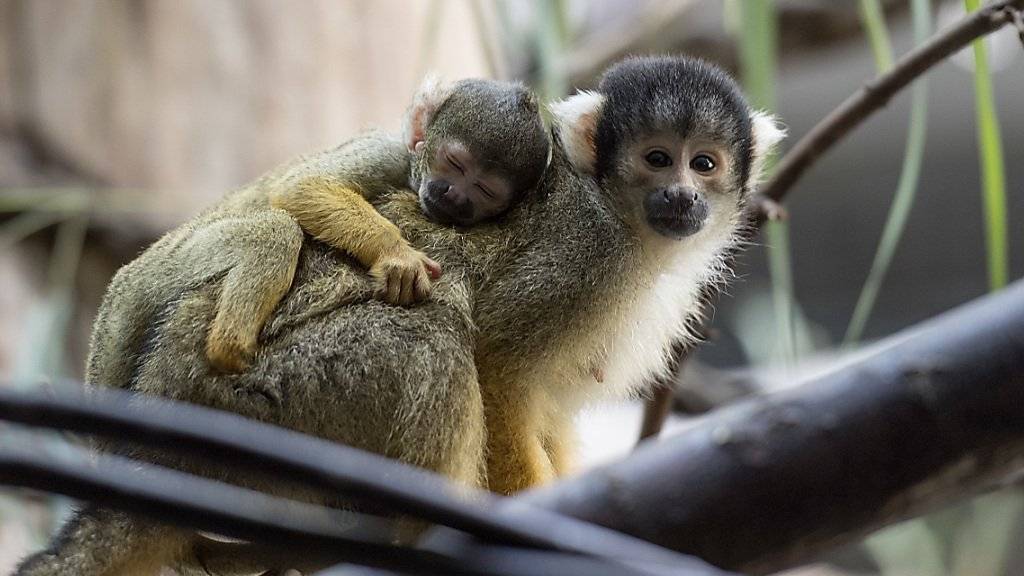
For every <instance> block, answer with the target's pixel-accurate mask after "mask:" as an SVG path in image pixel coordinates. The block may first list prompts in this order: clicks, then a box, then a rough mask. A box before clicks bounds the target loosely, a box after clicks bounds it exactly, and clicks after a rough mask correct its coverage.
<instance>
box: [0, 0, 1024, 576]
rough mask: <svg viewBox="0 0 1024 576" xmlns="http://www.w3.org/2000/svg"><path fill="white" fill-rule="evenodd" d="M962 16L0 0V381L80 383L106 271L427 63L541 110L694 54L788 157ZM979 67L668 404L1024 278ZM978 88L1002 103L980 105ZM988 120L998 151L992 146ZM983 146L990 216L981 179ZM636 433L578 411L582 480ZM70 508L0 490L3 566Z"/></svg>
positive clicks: (1013, 127) (1007, 52)
mask: <svg viewBox="0 0 1024 576" xmlns="http://www.w3.org/2000/svg"><path fill="white" fill-rule="evenodd" d="M912 4H913V6H912ZM963 13H964V5H963V3H962V2H960V1H952V0H951V1H949V2H941V1H934V2H927V1H926V0H914V1H913V3H912V2H910V1H908V0H892V1H877V0H875V1H868V0H862V1H855V0H777V1H774V2H771V1H768V0H729V1H722V0H590V1H586V0H536V1H533V0H504V1H499V0H494V1H485V0H414V1H408V0H373V1H370V0H366V1H355V0H353V1H348V2H337V1H330V0H322V1H320V0H307V1H305V2H300V3H294V2H285V1H284V0H0V385H32V383H38V382H45V381H59V380H61V379H63V378H75V379H79V378H81V376H82V369H83V366H84V357H85V354H86V351H87V347H88V335H89V328H90V324H91V321H92V318H93V315H94V313H95V310H96V307H97V305H98V303H99V299H100V297H101V296H102V292H103V289H104V287H105V286H106V283H107V282H108V281H109V279H110V277H111V275H112V274H113V273H114V271H115V270H116V269H117V268H118V267H119V266H121V265H122V264H124V263H125V262H127V261H128V260H130V259H131V258H133V257H134V256H135V255H136V254H138V253H139V251H141V250H142V249H144V248H145V247H146V246H147V245H148V244H149V243H151V242H152V241H153V240H155V239H156V238H157V237H159V235H160V234H162V233H163V232H165V231H166V230H168V229H169V228H170V227H173V226H175V225H176V224H178V223H180V222H181V221H183V220H184V219H186V218H188V217H189V216H191V215H194V214H196V213H197V212H199V211H200V210H202V209H204V208H205V207H208V206H210V205H211V204H213V203H215V202H216V201H217V200H218V198H219V197H220V196H221V195H223V194H224V193H225V192H227V191H229V190H232V189H234V188H236V187H239V186H241V185H243V184H245V183H246V182H248V181H249V180H251V179H254V178H255V177H257V176H258V175H259V174H261V173H262V172H264V171H266V170H268V169H270V168H272V167H274V166H275V165H277V164H279V163H282V162H284V161H286V160H288V159H289V158H291V157H293V156H295V155H297V154H301V153H305V152H310V151H314V150H317V149H320V148H325V147H328V146H332V145H335V144H337V143H339V142H342V141H344V140H347V139H349V138H351V137H352V136H354V135H356V134H357V133H358V132H359V131H361V130H363V129H366V128H370V127H378V126H379V127H384V128H390V129H397V128H398V127H399V125H400V119H401V115H402V113H403V111H404V109H405V107H406V105H407V104H408V102H409V99H410V97H411V95H412V93H413V91H414V89H415V87H416V85H417V84H418V82H419V80H420V78H421V77H422V76H423V74H424V73H425V72H427V71H430V70H433V71H438V72H440V73H441V74H442V75H443V76H445V77H447V78H450V79H457V78H461V77H468V76H489V77H497V78H515V79H521V80H523V81H525V82H526V83H528V84H529V85H531V86H532V87H534V88H535V89H536V90H537V91H538V92H539V93H540V94H541V95H542V96H543V97H544V98H547V99H551V98H557V97H561V96H564V95H566V94H568V93H571V92H572V91H573V90H574V89H576V88H587V87H592V86H593V85H594V84H595V82H596V79H597V77H598V76H599V75H600V72H601V71H602V70H603V69H604V68H605V67H606V66H607V65H608V64H610V63H611V62H614V61H615V60H616V59H618V58H620V57H622V56H625V55H628V54H647V53H685V54H690V55H697V56H702V57H705V58H708V59H710V60H713V61H715V62H717V63H719V64H720V65H722V66H724V67H726V68H728V69H730V70H731V71H733V72H734V73H736V74H737V76H738V77H739V78H741V79H742V80H743V82H744V84H745V85H746V86H747V89H748V93H749V94H750V96H751V100H752V101H753V102H754V103H755V104H757V105H758V106H759V107H762V108H768V109H772V110H774V111H775V112H777V113H778V114H779V115H780V116H781V117H782V118H783V120H784V121H785V123H786V124H787V125H788V126H789V130H790V138H789V140H788V145H792V143H793V142H795V141H796V140H797V139H798V138H799V137H800V136H802V135H803V134H805V133H806V132H807V131H808V130H809V129H810V128H811V127H812V126H813V125H814V124H815V123H816V122H818V121H819V120H820V119H821V118H823V117H824V116H825V115H826V114H827V113H828V112H829V111H831V110H832V109H833V108H835V107H836V106H837V105H838V104H839V103H840V102H842V100H843V99H845V98H846V97H847V96H848V95H849V94H851V93H853V92H854V91H856V90H857V89H858V88H859V87H861V86H862V85H863V84H864V83H865V82H866V81H867V80H868V79H870V78H871V77H872V76H874V75H875V74H876V73H878V71H879V70H884V69H885V68H886V66H887V65H888V62H889V61H891V59H892V55H895V56H897V57H898V56H899V55H900V54H903V53H905V52H906V51H907V50H909V49H910V48H911V47H912V46H913V45H914V44H915V36H916V37H917V38H920V37H921V35H922V33H924V32H928V30H929V29H930V30H932V31H934V30H935V29H936V28H941V27H942V26H944V25H946V24H948V23H950V22H952V21H953V20H955V19H956V18H958V17H960V16H962V15H963ZM915 18H916V20H915ZM912 22H916V25H912ZM985 51H986V55H985V62H987V64H988V66H987V68H988V69H987V70H985V69H984V68H985V67H983V69H982V70H981V71H980V73H979V71H978V70H977V69H976V56H975V54H974V53H973V52H972V51H971V50H965V51H964V52H963V53H961V54H959V55H958V56H957V57H955V58H953V59H952V60H950V61H947V62H945V63H943V64H942V65H940V66H938V67H936V68H935V69H934V70H933V71H932V72H931V73H930V74H929V75H928V77H927V81H928V85H927V89H926V90H925V89H924V87H919V88H916V90H917V92H916V94H917V95H916V96H913V97H912V96H911V94H910V91H907V92H906V93H904V94H903V95H901V96H900V97H898V98H896V99H895V100H894V101H893V102H891V103H890V104H889V105H888V106H887V107H886V108H885V109H884V110H883V111H881V112H880V113H879V114H877V115H876V116H874V117H873V118H872V119H871V120H869V121H868V122H867V123H866V124H864V125H863V126H861V127H860V128H858V129H857V130H856V131H855V132H854V133H853V135H852V136H851V137H849V138H848V139H846V140H844V141H843V142H842V143H841V144H840V145H839V146H837V148H836V149H835V150H833V151H832V152H830V153H829V154H828V155H827V156H825V157H824V158H823V160H822V161H821V162H819V163H818V164H816V165H815V167H814V168H813V169H812V170H811V171H810V172H809V173H808V174H807V175H806V176H805V177H804V178H803V179H802V180H801V181H800V182H799V183H798V184H797V186H796V188H795V189H794V190H793V191H792V192H791V193H790V195H789V197H788V199H787V201H786V206H787V208H788V210H789V214H790V219H789V221H788V223H786V224H784V225H777V226H773V227H772V228H771V229H770V230H768V231H767V232H766V233H765V234H762V236H761V237H760V239H759V240H758V244H757V245H755V246H753V247H751V249H749V250H747V251H746V252H745V254H744V255H743V256H742V257H741V259H740V261H739V263H738V268H737V273H738V278H737V280H736V281H735V282H733V283H732V285H731V287H730V288H729V290H728V294H726V295H723V297H722V298H720V299H719V300H718V301H717V303H716V305H715V310H714V322H713V326H714V333H713V335H712V338H711V341H710V342H708V343H707V344H706V345H704V346H703V347H702V348H701V349H700V351H699V354H698V356H697V358H696V361H695V362H692V363H691V364H690V365H689V366H688V367H687V370H686V371H685V373H684V374H682V375H680V393H679V398H678V404H679V407H680V408H681V409H683V410H684V411H686V412H690V413H695V412H700V411H703V410H706V409H708V408H710V407H713V406H715V405H718V404H720V403H722V402H725V401H728V400H730V399H732V398H734V397H737V396H739V395H743V394H747V393H751V392H756V391H759V390H761V389H769V390H770V389H773V388H775V387H778V386H787V385H791V384H793V383H795V382H796V381H798V380H799V378H800V376H801V371H802V370H804V369H805V368H804V367H806V366H817V365H822V364H827V363H828V362H829V359H830V358H832V357H833V356H835V355H836V353H837V352H836V351H837V350H839V349H840V347H841V346H843V345H844V344H845V345H846V346H848V347H852V346H856V345H857V344H858V343H862V342H867V341H870V340H872V339H875V338H878V337H882V336H885V335H888V334H891V333H893V332H895V331H898V330H899V329H901V328H903V327H906V326H908V325H910V324H913V323H916V322H919V321H921V320H924V319H926V318H928V317H931V316H934V315H935V314H937V313H940V312H942V311H944V310H947V309H949V308H951V307H953V306H955V305H957V304H960V303H962V302H965V301H967V300H970V299H972V298H975V297H978V296H980V295H983V294H985V293H986V292H988V291H989V290H991V289H997V288H998V287H999V286H1001V285H1003V284H1005V283H1006V282H1007V281H1012V280H1014V279H1017V278H1019V277H1020V276H1021V274H1022V273H1024V250H1021V248H1024V227H1022V226H1019V225H1017V224H1016V220H1015V218H1014V215H1019V214H1022V213H1024V162H1022V161H1021V160H1022V159H1024V153H1022V151H1024V113H1022V112H1021V111H1022V110H1024V50H1022V49H1021V45H1020V42H1019V40H1018V39H1017V37H1016V34H1015V32H1014V31H1012V30H1010V29H1005V30H1003V31H1002V32H1000V33H997V34H995V35H993V36H992V37H990V39H989V41H988V42H987V44H986V48H985ZM887 54H888V55H889V56H888V59H887V56H886V55H887ZM979 78H981V80H980V81H982V82H984V81H985V79H988V80H989V81H990V82H991V83H992V86H993V87H994V90H993V99H994V107H993V108H991V109H990V110H987V109H986V106H984V105H982V103H980V102H979V103H978V104H979V105H978V106H976V99H975V86H976V82H978V81H979ZM986 113H988V114H990V117H994V118H995V119H996V120H997V121H998V126H999V131H1000V134H997V135H996V137H995V138H993V137H992V136H991V135H989V136H988V137H987V138H988V141H989V142H988V144H982V143H983V142H985V140H986V137H981V140H980V141H979V136H977V135H976V134H977V126H978V123H979V117H981V116H984V115H985V114H986ZM979 114H980V115H981V116H979ZM912 118H914V120H911V119H912ZM915 132H916V133H917V136H916V137H910V140H911V141H913V140H915V138H916V140H917V142H916V144H914V143H911V144H910V145H908V135H913V134H914V133H915ZM993 140H994V142H995V144H996V145H999V144H1000V143H1001V151H1002V152H1001V154H1002V157H1003V160H1004V161H1003V164H1004V166H1005V170H1004V173H1003V174H1002V175H1000V176H999V180H1000V181H1001V182H1003V183H1004V186H1003V194H1002V196H1001V197H1002V198H1003V200H1002V203H1000V201H999V200H998V198H1000V196H999V194H997V192H998V190H995V191H993V190H992V189H991V187H992V184H991V181H992V179H991V178H989V180H988V181H989V190H988V192H985V193H983V184H982V182H983V180H982V175H981V173H980V168H979V166H980V165H981V164H980V161H979V155H991V154H996V153H998V152H999V149H998V148H999V147H998V146H997V149H996V150H995V151H993V149H992V148H991V146H990V144H992V141H993ZM897 190H899V194H900V197H901V198H903V199H904V200H903V201H901V202H897V205H898V206H899V208H898V209H897V213H896V215H895V216H891V215H890V209H891V206H892V205H893V204H894V202H893V199H894V197H896V196H897ZM986 195H987V196H986ZM985 197H988V198H989V200H988V201H987V202H988V204H986V201H984V200H983V198H985ZM993 198H995V199H996V200H993ZM986 206H988V207H987V208H986ZM986 214H987V216H986ZM887 221H888V222H890V224H889V225H888V228H889V231H888V232H885V233H883V229H885V228H886V226H887V225H886V223H887ZM1000 222H1002V223H1003V224H1002V226H1001V225H1000ZM883 237H884V238H885V240H883ZM858 303H859V304H858ZM855 309H856V314H855ZM854 319H856V320H854ZM797 365H799V368H798V367H797ZM11 382H15V383H17V384H9V383H11ZM981 384H982V383H979V385H981ZM639 414H640V408H639V403H638V402H632V403H627V404H623V405H616V406H609V407H602V408H601V409H597V410H594V411H592V412H590V413H588V414H586V415H585V416H584V417H583V418H582V419H581V422H580V425H581V427H582V428H583V430H582V436H583V440H584V446H585V448H586V450H587V453H586V454H585V461H586V462H587V463H594V462H600V461H602V460H606V459H608V458H612V457H615V456H618V455H621V454H622V453H624V452H625V451H627V450H628V449H629V448H630V447H631V445H632V443H633V441H634V439H635V434H636V430H637V429H638V427H639V418H640V416H639ZM686 422H687V417H683V416H678V417H674V418H673V422H672V426H670V429H669V433H672V432H673V431H678V430H680V429H683V428H685V426H686ZM0 434H8V438H13V436H11V435H10V434H12V432H9V431H5V430H4V429H3V428H0ZM67 509H68V504H67V503H66V502H65V501H63V500H60V499H51V498H45V497H42V496H40V495H38V494H29V493H27V492H22V491H11V490H2V491H0V574H4V573H7V572H8V571H9V570H10V569H11V568H12V567H13V565H14V563H15V561H16V560H17V558H19V557H20V556H22V555H23V554H24V553H26V552H27V551H28V550H30V549H33V548H35V547H38V546H41V545H42V544H43V543H44V542H45V540H46V538H47V537H48V535H49V534H50V533H51V531H52V530H53V529H54V527H55V526H56V525H57V523H58V522H59V521H60V519H61V517H62V516H63V514H65V513H66V511H67ZM1022 535H1024V497H1022V496H1021V495H1020V493H1019V491H1017V490H1016V489H1008V490H1006V491H1003V492H999V493H995V494H991V495H987V496H985V497H982V498H980V499H978V500H976V501H974V502H972V503H969V504H966V505H963V506H960V507H957V508H955V509H952V510H944V511H940V512H938V513H937V514H935V515H933V516H931V517H928V518H926V519H922V520H917V521H914V522H910V523H905V524H902V525H899V526H896V527H893V528H890V529H888V530H885V531H883V532H881V533H880V534H878V535H876V536H873V537H872V538H870V539H869V540H868V541H867V542H866V543H864V544H863V545H858V546H853V547H849V548H847V549H845V550H843V551H840V552H837V553H836V554H834V555H832V556H830V557H828V558H825V559H823V562H822V563H821V564H818V565H815V566H811V567H807V568H804V569H801V573H806V574H884V575H886V576H889V575H904V574H906V575H932V574H934V575H940V574H954V575H972V576H973V575H977V576H1000V575H1018V574H1024V541H1022V538H1021V536H1022Z"/></svg>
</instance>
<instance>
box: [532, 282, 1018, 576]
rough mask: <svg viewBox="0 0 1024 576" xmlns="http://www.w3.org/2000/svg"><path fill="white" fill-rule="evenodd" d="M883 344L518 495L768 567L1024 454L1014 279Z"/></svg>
mask: <svg viewBox="0 0 1024 576" xmlns="http://www.w3.org/2000/svg"><path fill="white" fill-rule="evenodd" d="M882 346H883V349H882V351H881V352H878V353H876V354H874V355H872V356H870V357H868V358H866V359H864V360H861V361H859V362H857V363H855V364H852V365H849V366H846V367H844V368H841V369H839V370H837V371H835V372H833V373H831V374H829V375H826V376H823V377H821V378H818V379H816V380H813V381H810V382H807V383H806V384H804V385H802V386H800V387H798V388H795V389H791V390H788V391H786V392H781V393H777V394H772V395H768V396H765V397H761V398H755V399H751V400H747V401H744V402H741V403H739V404H736V405H734V406H732V407H729V408H724V409H722V410H720V411H718V412H714V413H712V414H711V415H710V416H708V417H707V418H706V419H705V420H703V422H701V423H700V424H698V425H697V426H696V427H695V428H694V429H691V430H689V431H687V432H686V433H685V434H683V435H680V436H677V437H673V438H670V439H666V440H664V441H662V442H659V443H654V444H647V445H645V446H643V447H641V448H640V449H638V450H637V451H636V452H635V453H634V454H633V455H632V456H630V457H629V458H627V459H626V460H624V461H621V462H618V463H616V464H613V465H611V466H608V467H606V468H603V469H599V470H596V471H593V472H591V473H588V474H585V475H583V476H581V477H579V478H576V479H572V480H569V481H566V482H561V483H559V484H556V485H555V486H552V487H551V488H548V489H545V490H541V491H537V492H535V493H532V494H528V495H526V496H524V499H525V500H526V501H528V502H530V503H532V504H537V505H541V506H544V507H546V508H550V509H552V510H555V511H558V512H561V513H563V514H567V515H570V516H575V517H577V518H581V519H584V520H588V521H591V522H595V523H597V524H601V525H603V526H607V527H609V528H614V529H616V530H622V531H624V532H626V533H628V534H632V535H634V536H638V537H640V538H643V539H645V540H650V541H651V542H654V543H657V544H661V545H662V546H666V547H669V548H672V549H674V550H679V551H682V552H686V553H688V554H693V555H696V556H698V557H700V558H703V559H705V560H707V561H709V562H711V563H713V564H715V565H717V566H721V567H724V568H727V569H734V570H739V571H742V572H753V573H766V572H771V571H775V570H779V569H781V568H784V567H787V566H791V565H793V564H795V563H797V562H801V561H808V560H811V559H813V558H814V557H815V556H816V554H818V553H819V552H822V551H824V550H825V549H828V548H830V547H832V546H834V545H837V544H842V543H845V542H852V541H855V540H857V539H858V538H860V537H861V536H863V535H865V534H867V533H869V532H871V531H873V530H875V529H877V528H880V527H882V526H885V525H887V524H891V523H893V522H896V521H899V520H902V519H905V518H909V517H912V516H914V515H917V514H921V513H923V512H926V511H928V510H930V509H934V508H937V507H940V506H943V505H946V504H949V503H951V502H953V501H956V500H961V499H963V498H966V497H967V496H969V495H971V494H973V493H975V492H976V491H979V490H984V489H986V488H990V487H992V486H993V484H994V483H997V482H998V481H999V480H1000V479H1002V478H1004V477H1006V476H1007V475H1009V474H1011V473H1013V472H1015V471H1017V470H1019V469H1020V468H1021V467H1022V466H1024V416H1022V415H1024V282H1017V283H1016V284H1014V285H1012V286H1011V287H1009V288H1007V289H1006V290H1004V291H1003V292H1001V293H998V294H995V295H992V296H988V297H985V298H983V299H982V300H980V301H977V302H975V303H971V304H968V305H965V306H962V307H960V308H957V309H956V310H954V311H953V312H949V313H947V314H944V315H942V316H940V317H938V318H937V319H935V320H932V321H930V322H927V323H925V324H924V325H922V326H921V327H920V328H916V329H911V330H908V331H906V332H904V333H900V334H898V335H896V336H894V337H891V338H889V339H888V340H886V341H884V342H883V344H882Z"/></svg>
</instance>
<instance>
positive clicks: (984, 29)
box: [760, 0, 1024, 202]
mask: <svg viewBox="0 0 1024 576" xmlns="http://www.w3.org/2000/svg"><path fill="white" fill-rule="evenodd" d="M1021 9H1024V0H1000V1H998V2H992V3H990V4H986V5H985V6H983V7H982V8H981V9H979V10H977V11H975V12H972V13H970V14H968V15H966V16H964V18H963V19H961V20H960V21H959V22H957V23H956V24H954V25H953V26H950V27H949V28H947V29H945V30H943V31H941V32H939V33H938V34H936V35H935V36H933V37H932V38H931V39H930V40H928V41H927V42H925V43H924V44H922V45H921V46H919V47H917V48H915V49H914V50H912V51H911V52H910V53H909V54H907V55H906V56H904V57H903V58H901V59H900V60H899V61H898V62H897V63H896V65H895V66H893V68H892V69H891V70H889V71H888V72H886V73H885V74H882V75H881V76H878V77H876V78H875V79H873V80H871V81H870V82H868V83H867V84H865V85H864V87H863V88H861V89H860V90H859V91H857V92H856V93H855V94H853V95H852V96H850V97H849V98H847V99H846V101H845V102H843V103H842V104H840V105H839V107H838V108H836V109H835V110H834V111H833V112H832V113H831V114H829V115H828V116H826V117H825V119H824V120H822V121H821V122H818V124H817V125H816V126H815V127H814V128H812V129H811V131H810V132H808V133H807V134H806V135H805V136H804V137H803V138H801V139H800V140H799V141H798V142H797V143H796V145H795V146H793V148H792V149H791V150H790V151H789V152H788V153H786V155H785V156H783V158H782V160H781V161H780V162H779V164H778V165H777V166H776V168H775V172H774V173H773V175H772V177H771V179H770V180H768V182H767V183H765V185H764V186H762V187H761V190H760V194H761V195H763V196H764V197H766V198H769V199H771V200H774V201H776V202H778V201H780V200H782V198H783V197H784V196H785V195H786V193H787V192H789V189H790V188H791V187H792V186H793V184H795V183H796V181H797V180H799V179H800V177H801V176H802V175H803V173H804V172H806V171H807V169H808V168H810V167H811V165H812V164H814V163H815V162H816V161H817V160H818V158H819V157H821V156H822V155H823V154H824V153H825V152H827V151H828V150H829V149H830V148H832V146H833V145H834V144H835V143H836V142H838V141H839V140H840V139H841V138H843V137H844V136H846V135H847V134H848V133H849V132H850V130H852V129H853V128H855V127H856V126H858V125H859V124H861V123H863V122H864V121H865V120H866V119H867V118H868V117H869V116H870V115H871V114H872V113H873V112H875V111H877V110H879V109H880V108H882V107H883V106H885V105H886V104H887V103H888V102H889V100H890V99H891V98H892V97H893V96H894V95H896V94H897V93H898V92H899V91H900V90H902V89H904V88H906V87H907V85H909V84H910V83H911V82H913V81H914V80H915V79H916V78H917V77H918V76H921V75H922V74H924V73H925V72H927V71H928V70H930V69H931V68H932V67H933V66H935V65H936V64H938V63H939V62H942V61H943V60H945V59H946V58H948V57H949V56H951V55H953V54H955V53H956V52H958V51H959V50H960V49H961V48H963V47H964V46H967V45H968V44H970V43H971V42H972V41H973V40H975V39H977V38H979V37H981V36H984V35H985V34H989V33H991V32H993V31H995V30H998V29H999V28H1001V27H1003V26H1004V25H1005V24H1007V23H1011V22H1013V20H1014V16H1013V14H1014V10H1021Z"/></svg>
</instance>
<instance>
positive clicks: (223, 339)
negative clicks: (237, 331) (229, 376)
mask: <svg viewBox="0 0 1024 576" xmlns="http://www.w3.org/2000/svg"><path fill="white" fill-rule="evenodd" d="M255 352H256V344H255V343H252V344H249V343H243V342H241V341H240V339H239V338H236V337H231V336H226V335H224V334H221V333H219V331H217V330H212V331H211V332H210V337H209V338H208V339H207V340H206V358H207V360H209V362H210V366H212V367H213V368H214V369H215V370H218V371H220V372H228V373H236V372H244V371H245V370H246V369H247V368H248V367H249V360H250V359H251V358H252V356H253V354H254V353H255Z"/></svg>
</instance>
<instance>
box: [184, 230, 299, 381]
mask: <svg viewBox="0 0 1024 576" xmlns="http://www.w3.org/2000/svg"><path fill="white" fill-rule="evenodd" d="M233 223H234V225H240V226H244V230H245V232H244V233H242V234H239V233H234V234H222V235H221V234H219V232H220V231H219V230H218V228H217V227H213V228H211V229H210V230H209V231H205V230H204V231H203V233H204V234H205V233H208V234H213V235H217V240H218V241H219V242H220V249H222V250H223V251H225V252H226V253H227V254H229V255H230V256H231V257H233V258H234V260H235V262H234V263H233V265H232V266H231V267H230V269H229V270H228V273H227V275H226V276H225V278H224V282H223V285H222V289H221V294H220V299H219V300H218V302H217V315H216V317H215V318H214V319H213V323H212V324H211V326H210V332H209V336H208V337H207V341H206V355H207V358H208V359H209V361H210V363H211V364H212V365H213V366H214V367H215V368H218V369H220V370H224V371H229V372H239V371H241V370H244V369H245V368H246V366H247V364H248V361H249V359H250V358H251V357H252V355H253V353H254V352H255V351H256V342H257V339H258V338H259V334H260V331H261V330H262V329H263V325H264V324H266V322H267V319H268V318H269V317H270V314H271V313H272V312H273V311H274V309H275V308H276V307H277V305H278V304H279V303H280V302H281V298H283V297H284V295H285V293H286V292H288V289H289V288H290V287H291V285H292V279H293V278H294V276H295V267H296V265H297V263H298V258H299V249H300V248H301V247H302V230H301V229H300V228H299V226H298V224H296V223H295V221H294V220H292V219H291V217H290V216H288V215H287V214H286V213H285V212H283V211H281V210H266V211H263V212H259V213H257V214H254V215H252V216H250V217H249V218H246V219H244V220H238V221H233ZM229 225H230V224H229ZM195 246H196V248H197V249H199V250H202V249H209V245H208V244H206V243H205V242H203V241H201V240H200V241H198V242H196V243H195ZM200 257H201V256H200Z"/></svg>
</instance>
